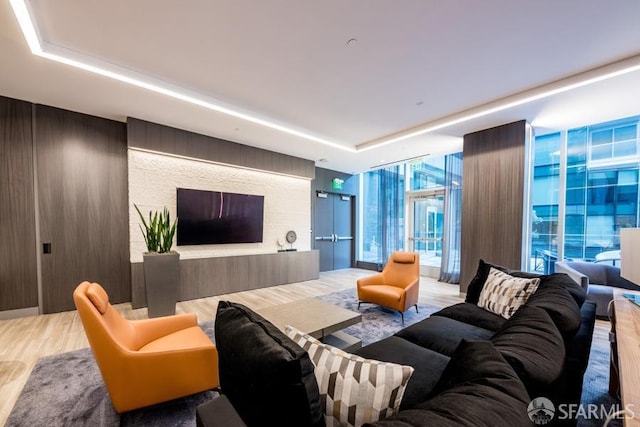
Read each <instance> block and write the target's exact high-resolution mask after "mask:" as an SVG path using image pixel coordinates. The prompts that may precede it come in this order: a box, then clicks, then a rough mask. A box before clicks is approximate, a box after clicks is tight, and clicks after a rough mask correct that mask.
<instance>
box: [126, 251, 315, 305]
mask: <svg viewBox="0 0 640 427" xmlns="http://www.w3.org/2000/svg"><path fill="white" fill-rule="evenodd" d="M318 271H319V259H318V251H296V252H278V253H270V254H256V255H244V256H229V257H217V258H198V259H182V260H180V288H179V290H178V300H180V301H186V300H191V299H196V298H204V297H209V296H214V295H223V294H229V293H234V292H240V291H246V290H250V289H258V288H265V287H269V286H276V285H282V284H285V283H293V282H304V281H306V280H313V279H317V278H318ZM131 304H132V306H133V308H140V307H145V306H146V305H147V298H146V295H145V289H144V273H143V269H142V263H141V262H134V263H132V264H131Z"/></svg>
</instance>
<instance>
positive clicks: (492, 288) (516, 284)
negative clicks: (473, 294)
mask: <svg viewBox="0 0 640 427" xmlns="http://www.w3.org/2000/svg"><path fill="white" fill-rule="evenodd" d="M539 284H540V279H539V278H535V279H525V278H521V277H513V276H510V275H509V274H507V273H505V272H503V271H500V270H497V269H495V268H493V267H491V268H490V269H489V276H487V282H486V283H485V284H484V287H483V288H482V292H480V299H479V300H478V307H480V308H484V309H487V310H489V311H491V312H492V313H495V314H498V315H500V316H502V317H504V318H505V319H508V318H510V317H511V316H512V315H513V313H515V311H516V310H517V309H518V308H520V306H521V305H522V304H524V303H525V302H527V300H528V299H529V297H530V296H531V295H532V294H533V293H534V292H535V291H536V290H537V289H538V285H539Z"/></svg>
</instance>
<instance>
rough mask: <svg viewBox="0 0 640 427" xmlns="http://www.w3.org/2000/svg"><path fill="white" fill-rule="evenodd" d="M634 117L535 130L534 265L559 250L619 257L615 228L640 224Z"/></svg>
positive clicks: (585, 256) (546, 267)
mask: <svg viewBox="0 0 640 427" xmlns="http://www.w3.org/2000/svg"><path fill="white" fill-rule="evenodd" d="M639 120H640V117H631V118H627V119H622V120H616V121H612V122H607V123H601V124H597V125H591V126H586V127H582V128H576V129H570V130H568V131H566V132H558V133H554V134H549V135H543V136H539V137H536V139H535V158H534V178H533V184H532V205H533V206H532V209H533V215H532V218H533V221H532V233H531V234H532V239H531V254H532V264H531V269H532V270H537V271H544V272H550V271H553V263H554V261H555V260H556V259H557V258H558V257H563V258H565V259H571V260H586V261H596V262H610V263H616V262H617V260H618V259H619V249H620V229H621V228H625V227H636V226H638V215H639V212H638V195H639V192H638V168H639V161H640V150H639V147H638V142H639V138H638V122H639ZM561 153H562V155H561ZM561 191H563V193H562V194H561V193H560V192H561ZM562 212H564V215H562ZM562 229H564V233H561V232H559V230H562Z"/></svg>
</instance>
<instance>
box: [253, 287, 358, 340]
mask: <svg viewBox="0 0 640 427" xmlns="http://www.w3.org/2000/svg"><path fill="white" fill-rule="evenodd" d="M255 311H256V312H257V313H259V314H260V315H261V316H262V317H264V318H265V319H267V320H269V321H270V322H271V323H273V324H274V325H275V326H277V327H278V328H279V329H280V330H282V331H284V327H285V326H286V325H291V326H293V327H294V328H296V329H298V330H300V331H301V332H304V333H306V334H309V335H311V336H312V337H314V338H316V339H319V340H320V341H322V342H324V343H326V344H329V345H332V346H334V347H338V348H341V349H343V350H345V351H353V350H357V349H358V348H360V347H361V346H362V341H361V340H360V339H358V338H356V337H353V336H351V335H349V334H347V333H345V332H343V331H342V329H344V328H346V327H348V326H351V325H355V324H357V323H360V322H362V315H361V314H360V313H356V312H354V311H351V310H347V309H345V308H342V307H338V306H337V305H333V304H329V303H328V302H324V301H320V300H318V299H315V298H307V299H303V300H299V301H294V302H290V303H286V304H280V305H275V306H271V307H266V308H262V309H259V310H255Z"/></svg>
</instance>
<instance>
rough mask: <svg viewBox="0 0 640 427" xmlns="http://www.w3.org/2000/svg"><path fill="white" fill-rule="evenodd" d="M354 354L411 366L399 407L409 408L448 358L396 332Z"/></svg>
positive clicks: (426, 393)
mask: <svg viewBox="0 0 640 427" xmlns="http://www.w3.org/2000/svg"><path fill="white" fill-rule="evenodd" d="M355 354H357V355H358V356H361V357H364V358H367V359H376V360H382V361H385V362H392V363H398V364H400V365H409V366H412V367H413V368H414V369H415V371H414V372H413V375H412V376H411V379H410V380H409V383H408V384H407V388H406V390H405V392H404V397H403V398H402V402H401V403H400V410H404V409H406V408H411V407H413V406H415V405H417V404H418V403H422V402H424V401H425V400H426V399H427V397H428V396H429V393H430V392H431V389H432V388H433V387H434V386H435V385H436V383H437V382H438V379H439V378H440V375H441V374H442V371H444V368H445V367H446V366H447V363H449V359H450V358H449V357H448V356H445V355H444V354H440V353H438V352H436V351H433V350H429V349H427V348H424V347H420V346H419V345H417V344H414V343H412V342H409V341H407V340H405V339H402V338H400V337H396V336H391V337H388V338H385V339H383V340H380V341H378V342H375V343H372V344H369V345H367V346H364V347H362V348H360V349H358V350H357V351H356V352H355Z"/></svg>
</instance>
